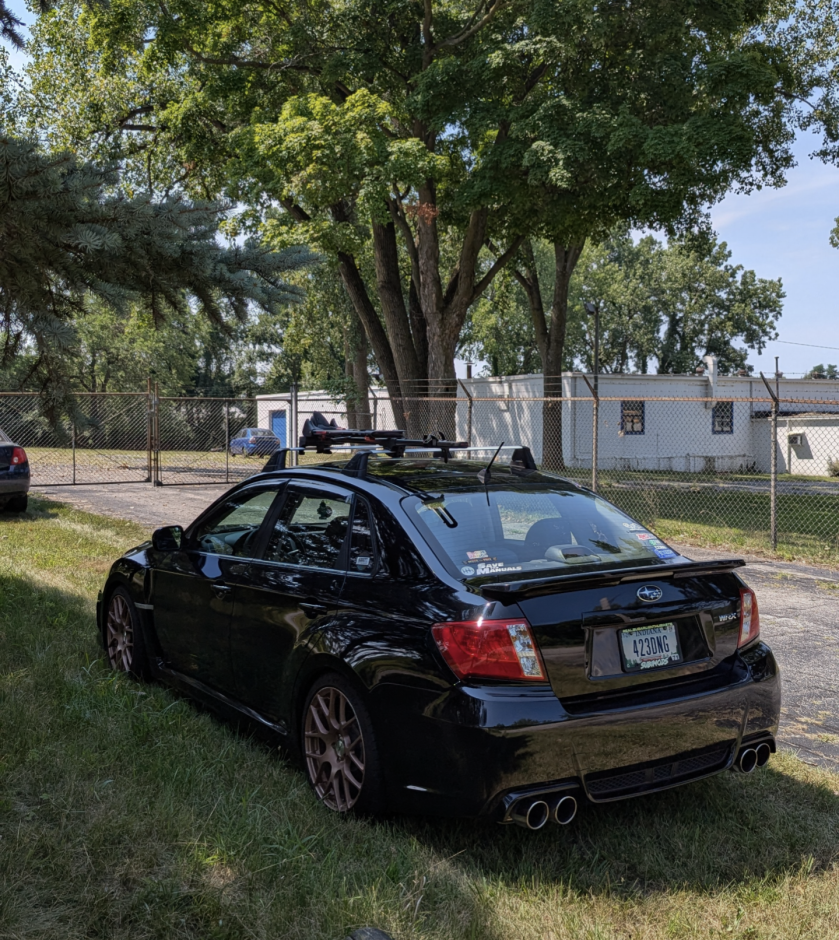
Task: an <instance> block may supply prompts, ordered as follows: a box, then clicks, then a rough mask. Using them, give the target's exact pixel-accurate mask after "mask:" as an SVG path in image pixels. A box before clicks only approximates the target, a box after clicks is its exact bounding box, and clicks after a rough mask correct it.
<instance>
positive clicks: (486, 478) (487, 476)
mask: <svg viewBox="0 0 839 940" xmlns="http://www.w3.org/2000/svg"><path fill="white" fill-rule="evenodd" d="M503 446H504V441H502V442H501V443H500V444H499V445H498V450H496V452H495V453H494V454H493V455H492V460H490V462H489V463H488V464H487V465H486V466H485V467H484V469H483V470H479V471H478V479H479V480H480V481H481V483H483V484H484V492H485V493H486V497H487V506H489V484H490V482H491V481H492V465H493V464H494V463H495V458H496V457H497V456H498V455H499V454H500V453H501V448H502V447H503Z"/></svg>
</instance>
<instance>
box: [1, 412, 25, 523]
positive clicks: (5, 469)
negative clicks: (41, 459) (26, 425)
mask: <svg viewBox="0 0 839 940" xmlns="http://www.w3.org/2000/svg"><path fill="white" fill-rule="evenodd" d="M29 480H30V474H29V459H28V458H27V456H26V451H25V450H24V449H23V448H22V447H21V446H20V445H19V444H15V442H14V441H13V440H12V439H11V438H10V437H9V436H8V435H7V434H6V433H5V432H4V431H2V430H0V509H5V510H7V511H9V512H26V507H27V505H28V503H29V496H28V493H29Z"/></svg>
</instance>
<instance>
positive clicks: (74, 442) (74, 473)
mask: <svg viewBox="0 0 839 940" xmlns="http://www.w3.org/2000/svg"><path fill="white" fill-rule="evenodd" d="M71 442H72V447H73V483H75V482H76V416H75V415H73V436H72V438H71Z"/></svg>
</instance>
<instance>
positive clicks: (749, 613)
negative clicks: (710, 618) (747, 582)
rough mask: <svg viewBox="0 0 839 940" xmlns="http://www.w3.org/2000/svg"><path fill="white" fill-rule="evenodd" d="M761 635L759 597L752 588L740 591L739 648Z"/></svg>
mask: <svg viewBox="0 0 839 940" xmlns="http://www.w3.org/2000/svg"><path fill="white" fill-rule="evenodd" d="M759 635H760V612H759V611H758V609H757V597H756V596H755V592H754V591H753V590H751V588H741V589H740V637H739V639H738V640H737V646H738V647H739V646H745V645H746V644H747V643H751V642H752V640H756V639H757V638H758V636H759Z"/></svg>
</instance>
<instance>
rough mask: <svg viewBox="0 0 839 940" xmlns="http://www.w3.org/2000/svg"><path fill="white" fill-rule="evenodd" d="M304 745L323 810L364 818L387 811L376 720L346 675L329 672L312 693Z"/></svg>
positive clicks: (309, 773) (306, 763)
mask: <svg viewBox="0 0 839 940" xmlns="http://www.w3.org/2000/svg"><path fill="white" fill-rule="evenodd" d="M342 700H343V702H342ZM300 741H301V751H302V755H303V766H304V769H305V771H306V777H307V778H308V780H309V784H310V785H311V787H312V789H313V790H314V791H315V795H316V796H317V798H318V799H319V800H320V801H321V803H323V805H324V806H326V807H327V808H329V809H331V810H334V811H335V812H338V813H354V814H357V815H361V816H367V815H371V816H376V815H379V814H380V813H383V812H384V811H385V808H386V806H385V793H384V780H383V778H382V765H381V760H380V757H379V749H378V746H377V744H376V737H375V734H374V732H373V722H372V721H371V720H370V713H369V712H368V711H367V707H366V705H365V704H364V701H363V700H362V698H361V695H360V694H359V693H358V692H357V691H356V689H355V688H354V687H353V686H352V685H351V684H350V683H349V682H348V681H347V680H346V679H345V678H344V677H343V676H340V675H338V673H335V672H330V673H327V674H326V675H323V676H321V677H320V678H319V679H318V680H317V681H316V682H315V684H314V685H313V686H312V688H311V689H310V690H309V694H308V695H307V696H306V703H305V705H304V706H303V716H302V720H301V722H300Z"/></svg>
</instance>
